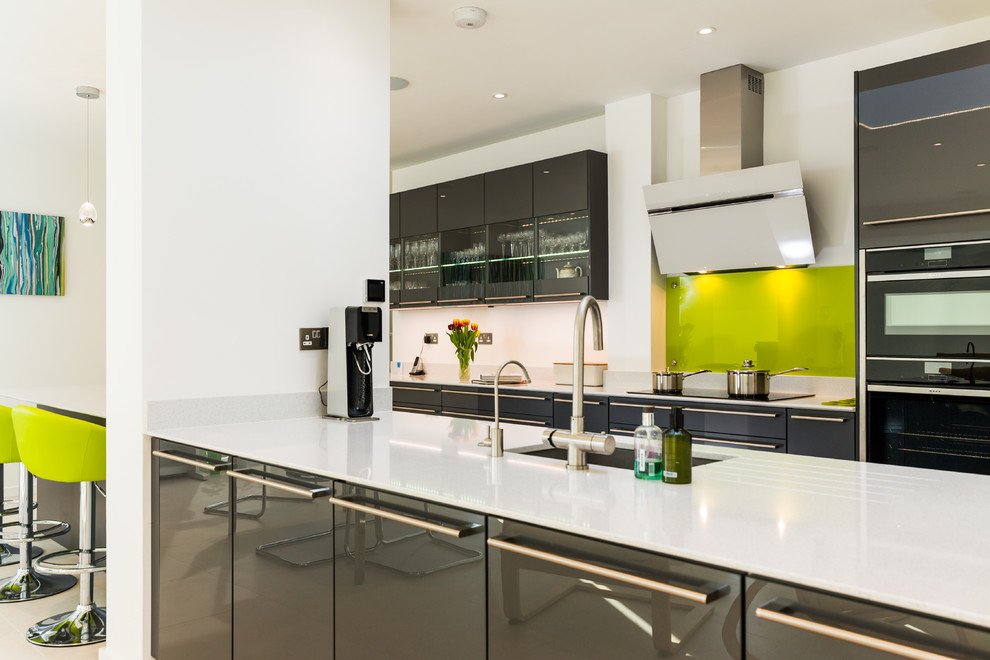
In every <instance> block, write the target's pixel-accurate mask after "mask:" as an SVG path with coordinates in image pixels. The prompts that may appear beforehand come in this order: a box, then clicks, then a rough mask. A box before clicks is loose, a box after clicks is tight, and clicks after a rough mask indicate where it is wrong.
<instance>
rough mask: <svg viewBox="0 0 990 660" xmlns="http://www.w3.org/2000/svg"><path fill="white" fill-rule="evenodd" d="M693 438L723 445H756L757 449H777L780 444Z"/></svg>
mask: <svg viewBox="0 0 990 660" xmlns="http://www.w3.org/2000/svg"><path fill="white" fill-rule="evenodd" d="M694 439H695V440H698V441H704V442H719V443H722V444H724V445H739V446H740V447H757V448H759V449H777V448H778V447H779V446H780V445H771V444H769V443H766V442H742V441H740V440H722V439H721V438H701V437H698V436H694Z"/></svg>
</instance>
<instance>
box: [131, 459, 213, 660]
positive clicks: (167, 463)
mask: <svg viewBox="0 0 990 660" xmlns="http://www.w3.org/2000/svg"><path fill="white" fill-rule="evenodd" d="M153 451H154V452H156V454H155V455H153V457H152V484H153V486H152V517H153V519H152V626H151V627H152V633H151V645H152V649H151V654H152V656H154V657H155V658H157V660H225V659H229V658H231V657H232V656H231V648H230V639H231V623H230V621H231V563H230V557H231V555H230V548H231V546H230V539H231V537H230V518H229V516H228V515H227V511H228V510H227V508H226V503H227V501H228V500H229V493H228V481H229V479H228V477H227V475H226V472H225V470H226V469H227V468H228V467H230V459H229V457H219V456H218V455H217V454H215V453H209V452H206V451H203V450H200V449H196V448H195V447H188V446H185V445H180V444H177V443H172V442H165V441H163V440H162V441H158V440H156V441H155V446H153ZM217 504H219V505H220V506H219V507H216V506H214V505H217ZM211 512H212V514H217V515H212V514H211Z"/></svg>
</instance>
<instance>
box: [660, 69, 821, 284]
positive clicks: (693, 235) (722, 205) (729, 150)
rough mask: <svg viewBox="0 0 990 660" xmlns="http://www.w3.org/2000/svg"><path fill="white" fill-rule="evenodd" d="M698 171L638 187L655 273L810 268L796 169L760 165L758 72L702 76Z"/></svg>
mask: <svg viewBox="0 0 990 660" xmlns="http://www.w3.org/2000/svg"><path fill="white" fill-rule="evenodd" d="M701 172H702V176H700V177H697V178H694V179H682V180H680V181H671V182H668V183H658V184H654V185H652V186H645V187H644V188H643V193H644V196H645V198H646V208H647V211H648V212H649V215H650V228H651V230H652V232H653V242H654V245H655V246H656V253H657V260H658V261H659V265H660V272H661V273H664V274H670V273H692V272H707V271H716V270H746V269H756V268H772V267H775V266H797V265H801V266H803V265H807V264H812V263H814V262H815V251H814V247H813V245H812V242H811V228H810V226H809V224H808V207H807V204H806V203H805V199H804V185H803V183H802V180H801V169H800V167H799V166H798V163H797V162H796V161H792V162H787V163H778V164H775V165H763V75H762V74H761V73H759V72H758V71H754V70H753V69H750V68H748V67H745V66H742V65H736V66H733V67H729V68H727V69H721V70H719V71H713V72H711V73H706V74H704V75H702V76H701Z"/></svg>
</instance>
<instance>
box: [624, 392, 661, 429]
mask: <svg viewBox="0 0 990 660" xmlns="http://www.w3.org/2000/svg"><path fill="white" fill-rule="evenodd" d="M672 405H673V404H672V403H671V402H670V401H669V400H667V399H617V398H615V397H613V398H612V399H610V401H609V405H608V423H609V424H610V425H612V426H616V425H619V426H623V425H625V426H632V428H636V427H637V426H639V425H640V424H642V423H643V408H645V407H647V406H653V423H654V424H656V425H657V426H659V427H660V428H662V429H663V428H667V426H669V425H670V408H671V406H672Z"/></svg>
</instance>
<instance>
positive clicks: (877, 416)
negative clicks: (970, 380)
mask: <svg viewBox="0 0 990 660" xmlns="http://www.w3.org/2000/svg"><path fill="white" fill-rule="evenodd" d="M867 425H868V427H869V443H868V449H867V451H868V459H869V460H870V461H871V462H874V463H889V464H892V465H906V466H910V467H923V468H931V469H936V470H952V471H954V472H970V473H975V474H990V391H979V390H976V391H962V390H958V389H950V388H947V389H941V388H923V387H900V386H892V385H872V384H871V385H868V386H867Z"/></svg>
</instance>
